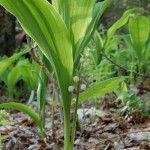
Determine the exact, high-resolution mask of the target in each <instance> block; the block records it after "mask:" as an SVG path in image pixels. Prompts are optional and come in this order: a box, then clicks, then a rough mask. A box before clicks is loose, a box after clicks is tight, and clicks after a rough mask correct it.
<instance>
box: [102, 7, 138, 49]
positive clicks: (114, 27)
mask: <svg viewBox="0 0 150 150" xmlns="http://www.w3.org/2000/svg"><path fill="white" fill-rule="evenodd" d="M138 10H140V9H139V8H133V9H129V10H127V11H125V12H124V14H123V16H122V17H121V18H120V19H119V20H118V21H117V22H115V23H114V24H113V25H112V26H111V27H110V28H109V29H108V32H107V37H106V41H105V44H104V48H106V47H107V46H108V45H109V42H110V40H111V38H112V36H113V35H114V33H115V32H116V31H117V29H119V28H120V27H122V26H123V25H125V24H126V22H127V21H128V19H129V17H130V15H131V14H132V13H134V12H135V11H138Z"/></svg>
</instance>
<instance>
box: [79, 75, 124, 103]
mask: <svg viewBox="0 0 150 150" xmlns="http://www.w3.org/2000/svg"><path fill="white" fill-rule="evenodd" d="M125 78H126V77H116V78H111V79H108V80H105V81H102V82H99V83H96V84H94V85H92V86H91V87H89V88H88V89H87V90H86V91H84V92H82V93H80V98H79V99H80V100H81V101H85V100H87V99H88V98H90V97H100V96H103V95H105V94H107V93H110V92H112V91H114V90H116V89H117V88H118V86H119V83H121V82H122V81H124V80H125Z"/></svg>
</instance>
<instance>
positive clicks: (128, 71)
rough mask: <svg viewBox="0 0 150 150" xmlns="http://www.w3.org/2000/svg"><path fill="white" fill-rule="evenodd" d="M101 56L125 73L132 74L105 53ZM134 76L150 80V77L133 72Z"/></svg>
mask: <svg viewBox="0 0 150 150" xmlns="http://www.w3.org/2000/svg"><path fill="white" fill-rule="evenodd" d="M101 55H102V56H103V57H105V58H106V59H107V60H108V61H110V62H111V63H112V64H114V65H115V66H117V67H118V68H120V69H122V70H123V71H125V72H131V71H130V70H127V69H126V68H125V67H122V66H120V65H119V64H117V63H115V62H114V61H113V60H111V59H110V58H109V57H108V56H107V55H105V54H104V53H101ZM132 73H133V74H135V75H137V76H140V77H143V78H149V79H150V76H146V75H143V74H140V73H137V72H132Z"/></svg>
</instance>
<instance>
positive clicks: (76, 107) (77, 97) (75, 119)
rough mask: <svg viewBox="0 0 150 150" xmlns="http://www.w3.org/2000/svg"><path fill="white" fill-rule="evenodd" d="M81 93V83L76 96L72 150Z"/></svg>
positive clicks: (72, 141)
mask: <svg viewBox="0 0 150 150" xmlns="http://www.w3.org/2000/svg"><path fill="white" fill-rule="evenodd" d="M79 77H80V76H79ZM79 93H80V81H79V82H78V86H77V96H76V103H75V111H74V117H73V126H72V136H71V150H73V146H74V139H75V131H76V122H77V110H78V103H79Z"/></svg>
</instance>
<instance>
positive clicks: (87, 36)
mask: <svg viewBox="0 0 150 150" xmlns="http://www.w3.org/2000/svg"><path fill="white" fill-rule="evenodd" d="M111 1H112V0H105V1H103V2H98V3H96V5H95V7H94V10H93V13H92V14H91V21H90V23H89V25H88V26H87V28H86V30H85V33H82V35H84V38H83V39H80V40H79V41H78V43H77V44H76V46H75V49H76V51H75V56H74V63H75V64H76V63H78V62H79V61H78V60H79V58H80V54H81V52H82V51H83V50H84V48H85V46H86V45H87V44H88V42H89V41H90V40H91V38H92V36H93V34H94V32H95V29H96V28H97V24H98V21H99V19H100V17H101V16H102V14H103V13H104V11H105V10H106V8H107V7H108V6H109V4H110V3H111ZM85 3H86V1H85ZM84 25H85V24H83V26H84ZM81 41H82V42H81Z"/></svg>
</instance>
